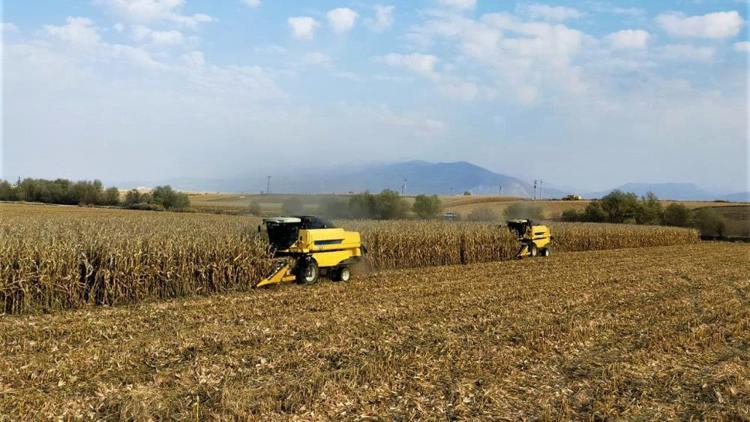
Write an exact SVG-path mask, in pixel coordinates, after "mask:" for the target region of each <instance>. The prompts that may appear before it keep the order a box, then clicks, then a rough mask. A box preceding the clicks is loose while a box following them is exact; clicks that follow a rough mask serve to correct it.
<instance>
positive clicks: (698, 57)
mask: <svg viewBox="0 0 750 422" xmlns="http://www.w3.org/2000/svg"><path fill="white" fill-rule="evenodd" d="M660 51H661V55H662V57H664V58H665V59H668V60H686V61H696V62H710V61H711V60H712V59H713V58H714V55H715V54H716V50H714V49H713V48H712V47H696V46H693V45H689V44H669V45H665V46H663V47H662V48H661V49H660Z"/></svg>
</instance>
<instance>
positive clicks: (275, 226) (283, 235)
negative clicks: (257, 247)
mask: <svg viewBox="0 0 750 422" xmlns="http://www.w3.org/2000/svg"><path fill="white" fill-rule="evenodd" d="M264 223H265V225H266V231H267V233H268V243H270V244H271V246H273V248H274V249H276V250H284V249H289V247H291V246H292V245H293V244H294V242H296V241H297V236H299V229H300V225H301V222H300V221H299V219H297V221H291V219H289V221H284V220H265V221H264Z"/></svg>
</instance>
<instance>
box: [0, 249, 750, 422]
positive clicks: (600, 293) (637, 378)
mask: <svg viewBox="0 0 750 422" xmlns="http://www.w3.org/2000/svg"><path fill="white" fill-rule="evenodd" d="M749 275H750V246H748V245H745V244H727V243H708V242H706V243H701V244H697V245H690V246H680V247H658V248H642V249H624V250H610V251H595V252H571V253H559V254H556V255H554V256H552V257H550V258H545V259H526V260H520V261H512V262H500V263H490V264H478V265H469V266H449V267H434V268H428V269H415V270H404V271H390V272H383V273H377V274H369V275H361V276H359V277H355V279H353V280H352V281H350V282H348V283H333V282H322V283H320V284H318V285H315V286H306V287H301V286H296V285H288V286H282V287H279V288H275V289H268V290H260V291H253V292H250V293H242V294H241V293H238V294H227V295H219V296H212V297H208V298H193V299H182V300H173V301H169V302H160V303H146V304H141V305H136V306H128V307H119V308H88V309H82V310H77V311H69V312H60V313H56V314H51V315H37V316H20V317H17V316H8V315H6V316H0V420H20V419H27V420H39V419H45V418H51V417H62V418H74V417H82V418H86V419H89V418H90V419H94V418H96V419H109V420H120V419H136V420H143V419H147V418H162V419H163V418H177V419H187V418H193V419H196V420H197V419H230V418H259V419H270V420H277V419H297V420H325V419H333V418H335V419H346V420H381V419H382V420H412V419H423V420H424V419H428V420H429V419H483V420H498V419H513V420H517V419H543V420H545V419H546V420H552V419H557V420H570V419H587V420H589V419H619V418H624V419H639V420H641V419H648V420H654V419H660V420H664V419H681V420H687V419H691V418H695V419H724V420H747V419H748V418H750V276H749ZM2 415H5V416H2Z"/></svg>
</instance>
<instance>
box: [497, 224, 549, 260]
mask: <svg viewBox="0 0 750 422" xmlns="http://www.w3.org/2000/svg"><path fill="white" fill-rule="evenodd" d="M508 229H510V230H511V231H512V232H513V233H515V234H516V235H517V236H518V240H519V241H520V242H521V249H520V250H519V251H518V254H516V256H517V257H519V258H521V257H526V256H537V255H541V256H549V255H550V248H551V246H552V232H551V230H550V228H549V227H548V226H544V225H540V224H534V223H533V222H532V221H531V220H510V221H508Z"/></svg>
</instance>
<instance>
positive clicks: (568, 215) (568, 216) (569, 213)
mask: <svg viewBox="0 0 750 422" xmlns="http://www.w3.org/2000/svg"><path fill="white" fill-rule="evenodd" d="M560 218H561V219H562V221H583V215H582V214H581V213H579V212H578V211H576V210H574V209H567V210H565V211H563V212H562V215H561V216H560Z"/></svg>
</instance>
